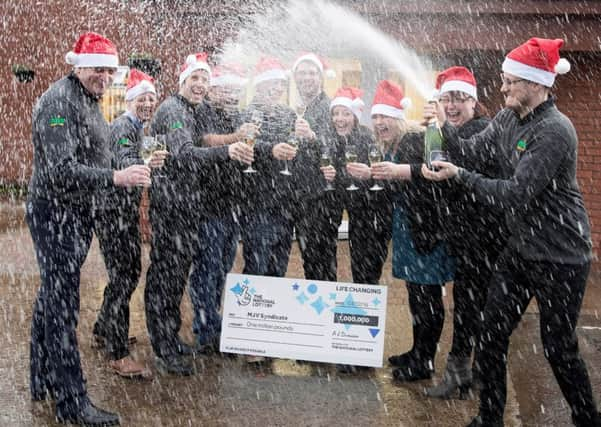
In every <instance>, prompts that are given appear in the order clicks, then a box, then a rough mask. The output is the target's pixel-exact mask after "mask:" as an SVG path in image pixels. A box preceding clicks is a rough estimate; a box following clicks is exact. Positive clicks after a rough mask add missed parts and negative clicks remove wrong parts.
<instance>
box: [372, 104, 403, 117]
mask: <svg viewBox="0 0 601 427" xmlns="http://www.w3.org/2000/svg"><path fill="white" fill-rule="evenodd" d="M376 114H381V115H383V116H388V117H394V118H395V119H403V118H405V113H403V110H401V109H400V108H394V107H392V106H390V105H387V104H375V105H373V106H372V107H371V115H372V116H373V115H376Z"/></svg>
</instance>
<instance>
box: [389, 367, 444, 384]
mask: <svg viewBox="0 0 601 427" xmlns="http://www.w3.org/2000/svg"><path fill="white" fill-rule="evenodd" d="M433 373H434V372H433V371H432V370H431V369H428V368H427V367H426V366H423V367H420V366H419V365H407V366H403V367H402V368H396V369H394V370H393V371H392V376H393V377H394V379H395V380H397V381H402V382H411V381H420V380H429V379H430V378H432V374H433Z"/></svg>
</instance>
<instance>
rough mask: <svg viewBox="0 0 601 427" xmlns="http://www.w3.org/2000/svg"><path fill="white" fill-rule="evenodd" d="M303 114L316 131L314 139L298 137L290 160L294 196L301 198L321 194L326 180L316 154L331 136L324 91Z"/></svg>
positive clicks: (320, 195)
mask: <svg viewBox="0 0 601 427" xmlns="http://www.w3.org/2000/svg"><path fill="white" fill-rule="evenodd" d="M304 118H305V120H307V122H309V125H310V126H311V129H312V130H313V132H315V135H316V140H311V141H310V140H305V139H303V140H301V141H300V144H299V149H298V153H297V155H296V158H295V159H294V161H293V162H291V164H290V169H291V172H292V174H293V178H294V189H295V191H294V194H295V198H296V199H297V200H300V201H307V200H310V199H315V198H319V197H323V195H324V187H325V184H324V178H323V174H322V173H321V170H320V165H319V158H320V156H321V147H322V146H323V145H327V144H330V143H331V136H332V129H331V123H332V122H331V120H330V99H329V98H328V97H327V95H326V94H325V93H323V92H322V93H320V94H319V95H318V96H317V97H316V98H315V99H314V100H313V102H311V104H309V105H308V106H307V109H306V111H305V115H304ZM295 119H296V118H295Z"/></svg>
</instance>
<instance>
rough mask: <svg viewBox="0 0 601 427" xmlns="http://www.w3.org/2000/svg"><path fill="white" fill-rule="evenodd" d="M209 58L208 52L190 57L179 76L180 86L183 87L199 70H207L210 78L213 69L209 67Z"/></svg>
mask: <svg viewBox="0 0 601 427" xmlns="http://www.w3.org/2000/svg"><path fill="white" fill-rule="evenodd" d="M208 58H209V55H208V54H207V53H206V52H200V53H195V54H192V55H188V57H187V58H186V62H184V65H182V70H181V72H180V74H179V84H180V85H181V84H182V83H183V82H184V81H185V80H186V79H187V78H188V77H190V74H192V73H193V72H194V71H197V70H205V71H206V72H207V73H209V76H210V75H211V67H209V63H208Z"/></svg>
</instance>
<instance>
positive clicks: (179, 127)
mask: <svg viewBox="0 0 601 427" xmlns="http://www.w3.org/2000/svg"><path fill="white" fill-rule="evenodd" d="M183 127H184V124H183V123H182V122H175V123H173V124H172V125H171V129H182V128H183Z"/></svg>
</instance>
